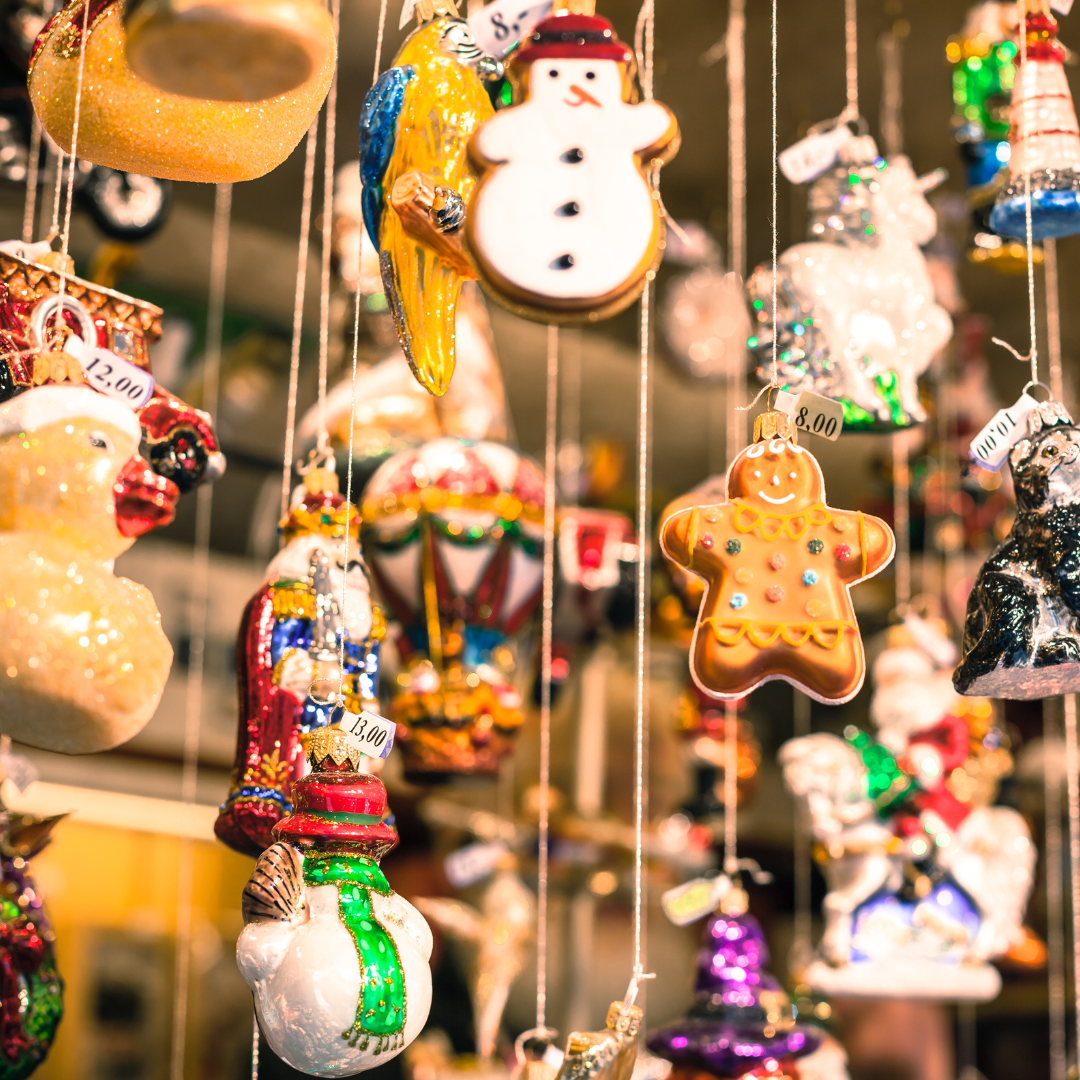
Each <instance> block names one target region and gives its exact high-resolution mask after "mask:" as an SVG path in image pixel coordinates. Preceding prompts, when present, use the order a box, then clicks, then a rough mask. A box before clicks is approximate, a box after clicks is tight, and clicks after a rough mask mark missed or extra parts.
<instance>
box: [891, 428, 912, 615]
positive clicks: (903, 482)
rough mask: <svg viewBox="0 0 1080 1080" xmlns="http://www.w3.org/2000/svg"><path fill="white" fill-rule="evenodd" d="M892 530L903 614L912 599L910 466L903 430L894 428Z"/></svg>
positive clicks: (898, 599) (900, 612) (899, 611)
mask: <svg viewBox="0 0 1080 1080" xmlns="http://www.w3.org/2000/svg"><path fill="white" fill-rule="evenodd" d="M892 465H893V533H894V534H895V536H896V562H895V566H896V611H897V614H898V615H900V616H901V617H903V615H904V612H905V611H906V610H907V606H908V604H909V603H910V602H911V524H910V520H911V469H910V468H909V466H908V444H907V437H906V433H905V432H903V431H894V432H893V436H892Z"/></svg>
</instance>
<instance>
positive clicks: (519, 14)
mask: <svg viewBox="0 0 1080 1080" xmlns="http://www.w3.org/2000/svg"><path fill="white" fill-rule="evenodd" d="M550 11H551V0H495V2H494V3H492V4H488V5H487V6H486V7H484V8H482V9H481V10H480V11H478V12H477V13H476V14H475V15H470V16H469V29H470V30H471V31H472V33H473V37H474V38H476V44H477V45H479V46H480V48H481V49H483V50H484V52H486V53H488V54H489V55H491V56H494V57H495V58H496V59H497V60H501V59H502V58H503V57H504V56H505V55H506V54H507V53H508V52H509V51H510V50H511V49H512V48H513V47H514V46H515V45H516V44H517V43H518V42H519V41H521V40H522V38H524V37H526V36H528V35H529V34H531V33H532V31H533V28H534V27H535V26H536V24H537V23H538V22H540V20H541V19H543V18H544V16H545V15H547V14H548V12H550Z"/></svg>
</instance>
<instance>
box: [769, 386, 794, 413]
mask: <svg viewBox="0 0 1080 1080" xmlns="http://www.w3.org/2000/svg"><path fill="white" fill-rule="evenodd" d="M798 404H799V395H798V394H792V393H790V392H789V391H787V390H777V391H776V397H775V398H773V408H774V409H775V410H776V411H777V412H782V413H787V414H788V416H794V415H795V406H796V405H798Z"/></svg>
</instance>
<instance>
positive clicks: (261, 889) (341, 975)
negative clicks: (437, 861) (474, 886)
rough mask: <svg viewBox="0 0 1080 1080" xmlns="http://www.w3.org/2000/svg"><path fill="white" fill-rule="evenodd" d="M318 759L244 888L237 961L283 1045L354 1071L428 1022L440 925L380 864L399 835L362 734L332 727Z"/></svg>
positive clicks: (296, 1061)
mask: <svg viewBox="0 0 1080 1080" xmlns="http://www.w3.org/2000/svg"><path fill="white" fill-rule="evenodd" d="M307 760H308V762H309V763H310V764H311V768H312V771H311V772H310V773H309V774H308V775H307V776H305V777H303V778H302V779H300V780H298V781H297V782H296V784H295V786H294V788H293V803H294V808H293V811H292V813H290V814H289V815H288V816H286V817H284V818H282V819H281V820H280V821H279V822H278V823H277V824H276V825H275V826H274V840H275V843H274V844H273V846H272V847H270V848H268V849H267V850H266V851H265V852H264V853H263V854H262V856H261V857H260V858H259V861H258V863H256V865H255V870H254V873H252V875H251V878H250V880H249V881H248V883H247V885H246V886H245V887H244V897H243V905H242V908H243V914H244V923H245V926H244V929H243V931H242V933H241V934H240V939H239V941H238V942H237V946H236V960H237V964H238V966H239V968H240V974H241V975H242V976H243V977H244V980H245V981H246V982H247V983H248V985H249V986H250V987H251V989H252V994H253V996H254V998H255V1010H256V1014H257V1015H258V1020H259V1028H260V1030H261V1031H262V1033H263V1035H264V1036H265V1038H266V1041H267V1042H268V1043H269V1044H270V1046H271V1048H272V1049H273V1050H274V1053H276V1054H277V1055H278V1056H279V1057H280V1058H281V1059H282V1060H283V1061H285V1062H286V1063H287V1064H289V1065H291V1066H292V1067H293V1068H295V1069H299V1070H301V1071H302V1072H305V1073H308V1074H310V1075H313V1076H351V1075H352V1074H353V1073H358V1072H363V1071H364V1070H366V1069H371V1068H373V1067H374V1066H376V1065H381V1064H383V1063H384V1062H386V1061H389V1060H390V1059H392V1058H394V1057H396V1056H397V1055H398V1054H399V1053H401V1051H402V1050H404V1049H405V1047H406V1046H408V1045H409V1043H411V1042H412V1040H413V1039H415V1038H416V1036H417V1035H418V1034H419V1033H420V1031H421V1029H422V1028H423V1026H424V1023H425V1022H426V1020H427V1016H428V1010H429V1009H430V1008H431V970H430V968H429V967H428V960H429V959H430V957H431V948H432V938H431V930H430V929H429V928H428V925H427V923H426V922H425V921H424V917H423V916H422V915H421V914H420V912H418V911H417V910H416V908H414V907H413V906H412V904H410V903H409V902H408V901H407V900H405V899H403V898H402V897H400V896H398V895H397V893H395V892H394V891H393V889H391V888H390V886H389V884H388V883H387V881H386V877H385V876H384V875H383V872H382V870H381V869H380V868H379V860H380V859H381V858H382V857H383V856H384V855H385V854H386V853H387V852H388V851H390V850H391V849H392V848H393V846H394V845H395V844H396V843H397V835H396V833H395V832H394V830H393V829H392V828H391V827H390V826H389V825H388V824H387V823H386V821H385V817H386V789H385V788H384V787H383V785H382V783H381V781H380V780H379V778H378V777H376V776H370V775H367V774H365V773H362V772H360V771H359V769H360V768H361V763H362V760H363V753H362V751H361V749H360V747H359V745H358V744H357V743H356V742H355V740H354V739H353V738H352V737H351V736H350V735H348V734H347V733H346V732H344V731H342V730H341V729H340V728H322V729H320V730H319V731H317V732H314V733H313V734H312V737H311V738H310V739H309V740H308V745H307Z"/></svg>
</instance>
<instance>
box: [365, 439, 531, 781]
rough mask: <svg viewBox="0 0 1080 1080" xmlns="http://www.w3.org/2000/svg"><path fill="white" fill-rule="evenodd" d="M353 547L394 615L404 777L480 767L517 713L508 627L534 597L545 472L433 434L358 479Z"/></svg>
mask: <svg viewBox="0 0 1080 1080" xmlns="http://www.w3.org/2000/svg"><path fill="white" fill-rule="evenodd" d="M363 511H364V526H363V543H364V554H365V557H366V559H367V561H368V565H369V566H370V567H371V571H372V574H373V575H374V578H375V583H376V586H377V588H378V591H379V595H380V597H381V598H382V599H383V601H384V602H385V603H386V605H387V608H388V609H389V610H390V611H391V612H392V613H393V615H394V616H395V617H396V618H397V620H398V622H399V623H400V626H401V631H400V633H399V635H398V637H397V638H396V641H395V644H396V646H397V652H398V654H399V656H400V657H401V658H402V662H403V666H404V669H403V670H402V671H401V673H400V674H399V675H398V676H397V684H398V685H397V689H396V692H395V695H394V698H393V700H392V702H391V705H390V713H389V715H390V716H391V718H392V719H394V720H396V721H397V724H398V736H397V739H398V744H399V745H400V747H401V749H402V751H403V753H404V757H405V770H406V775H408V776H410V777H422V778H425V779H427V780H429V781H430V780H432V779H434V778H436V777H438V776H440V775H441V776H445V775H447V774H451V773H459V774H473V775H483V776H491V775H494V774H495V772H496V771H497V770H498V767H499V761H500V760H501V759H502V758H503V757H505V756H506V755H507V754H509V753H511V752H512V751H513V745H514V743H513V739H514V736H515V735H516V733H517V729H518V728H519V727H520V726H521V724H522V721H523V720H524V715H523V713H522V704H521V693H520V691H519V689H518V688H517V686H515V685H514V679H515V675H514V671H515V667H516V661H515V652H514V638H515V637H516V635H518V634H519V633H520V632H521V631H522V630H523V629H524V628H525V627H526V626H527V625H528V623H529V620H530V618H531V616H532V614H533V612H534V611H535V609H536V605H537V604H538V603H539V600H540V593H541V579H542V575H543V547H544V544H543V517H544V478H543V474H542V473H541V472H540V470H539V469H538V468H537V466H536V465H535V464H534V463H533V462H532V461H530V460H529V459H528V458H525V457H522V456H521V455H520V454H518V453H517V452H516V451H515V450H511V449H510V448H509V447H508V446H502V445H500V444H499V443H494V442H467V441H465V440H462V439H450V438H442V439H435V440H433V441H431V442H428V443H425V444H424V445H423V446H421V447H419V448H418V449H415V450H404V451H401V452H399V453H397V454H395V455H394V456H393V457H391V458H389V459H388V460H387V461H385V462H384V463H383V464H382V465H381V466H380V467H379V470H378V471H377V472H376V473H375V475H374V476H373V477H372V478H371V480H370V481H369V482H368V485H367V487H366V488H365V489H364V507H363Z"/></svg>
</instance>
